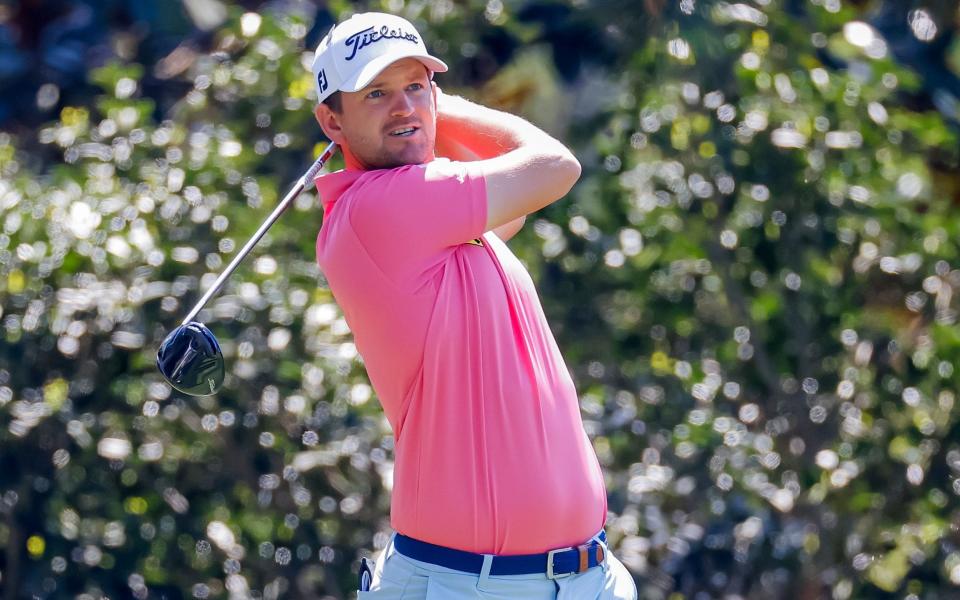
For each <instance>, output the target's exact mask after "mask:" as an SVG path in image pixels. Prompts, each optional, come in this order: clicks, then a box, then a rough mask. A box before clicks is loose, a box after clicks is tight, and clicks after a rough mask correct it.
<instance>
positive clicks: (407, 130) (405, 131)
mask: <svg viewBox="0 0 960 600" xmlns="http://www.w3.org/2000/svg"><path fill="white" fill-rule="evenodd" d="M418 129H419V127H399V128H397V129H394V130H393V131H391V132H390V135H392V136H393V137H409V136H411V135H413V134H414V133H416V132H417V130H418Z"/></svg>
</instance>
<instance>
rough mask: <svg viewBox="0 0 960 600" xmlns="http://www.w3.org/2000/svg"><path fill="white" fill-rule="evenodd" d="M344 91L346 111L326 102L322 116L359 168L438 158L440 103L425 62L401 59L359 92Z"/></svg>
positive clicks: (329, 131)
mask: <svg viewBox="0 0 960 600" xmlns="http://www.w3.org/2000/svg"><path fill="white" fill-rule="evenodd" d="M340 95H341V98H342V110H341V112H339V113H336V112H334V111H332V110H331V109H330V108H329V107H328V106H326V105H323V104H321V105H319V106H318V107H317V111H316V116H317V120H318V121H320V124H321V125H322V126H324V130H325V132H326V133H327V135H328V136H329V137H330V139H332V140H333V141H335V142H338V143H339V144H340V145H341V146H346V148H345V151H346V152H349V153H350V154H352V155H353V157H354V158H355V159H356V162H357V163H359V164H358V166H359V167H360V168H363V169H389V168H393V167H399V166H402V165H410V164H421V163H424V162H427V161H429V160H430V159H432V158H433V156H434V155H433V151H434V141H435V140H436V134H437V112H436V102H435V97H434V93H433V86H432V85H431V82H430V77H429V75H428V72H427V68H426V67H425V66H424V65H423V63H421V62H420V61H418V60H416V59H414V58H404V59H401V60H398V61H397V62H395V63H393V64H391V65H390V66H389V67H387V68H386V69H384V70H383V71H381V72H380V74H379V75H377V76H376V78H374V80H373V81H372V82H370V84H369V85H368V86H367V87H365V88H363V89H362V90H360V91H359V92H341V94H340ZM337 138H340V139H337Z"/></svg>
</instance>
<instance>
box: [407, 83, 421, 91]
mask: <svg viewBox="0 0 960 600" xmlns="http://www.w3.org/2000/svg"><path fill="white" fill-rule="evenodd" d="M410 89H411V90H422V89H423V84H422V83H411V84H410Z"/></svg>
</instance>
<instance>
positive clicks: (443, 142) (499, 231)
mask: <svg viewBox="0 0 960 600" xmlns="http://www.w3.org/2000/svg"><path fill="white" fill-rule="evenodd" d="M436 153H437V156H444V157H446V158H449V159H450V160H455V161H461V162H464V161H472V160H484V159H486V158H491V157H492V156H495V155H496V154H495V152H488V153H489V154H490V156H483V155H481V154H479V153H477V152H476V151H474V150H473V149H471V148H469V147H467V146H466V145H465V144H463V143H461V142H460V141H459V140H454V139H451V137H450V136H442V135H441V132H440V131H439V129H438V135H437V145H436ZM526 220H527V217H526V215H524V216H522V217H520V218H518V219H514V220H513V221H510V222H509V223H506V224H504V225H501V226H500V227H496V228H495V229H493V233H495V234H496V236H497V237H498V238H500V239H501V240H503V241H504V242H506V241H507V240H509V239H510V238H512V237H513V236H515V235H516V234H517V232H518V231H520V229H521V228H523V224H524V223H525V222H526Z"/></svg>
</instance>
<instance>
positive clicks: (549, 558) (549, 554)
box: [547, 546, 573, 579]
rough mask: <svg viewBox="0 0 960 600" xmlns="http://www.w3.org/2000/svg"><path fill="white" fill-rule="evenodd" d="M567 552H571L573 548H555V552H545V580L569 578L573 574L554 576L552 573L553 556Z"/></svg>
mask: <svg viewBox="0 0 960 600" xmlns="http://www.w3.org/2000/svg"><path fill="white" fill-rule="evenodd" d="M567 550H573V546H567V547H566V548H557V549H556V550H551V551H549V552H547V579H561V578H563V577H569V576H571V575H573V573H562V574H560V575H556V574H554V572H553V555H554V554H556V553H557V552H566V551H567Z"/></svg>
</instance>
